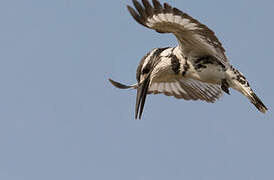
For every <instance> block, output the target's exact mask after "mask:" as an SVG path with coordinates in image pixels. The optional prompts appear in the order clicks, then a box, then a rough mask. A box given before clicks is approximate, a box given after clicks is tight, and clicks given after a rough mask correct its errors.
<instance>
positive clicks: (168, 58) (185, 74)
mask: <svg viewBox="0 0 274 180" xmlns="http://www.w3.org/2000/svg"><path fill="white" fill-rule="evenodd" d="M152 3H153V6H152V5H151V4H150V2H149V1H148V0H142V4H141V3H139V2H138V1H137V0H133V4H134V7H135V9H136V10H135V9H134V8H132V7H131V6H127V8H128V11H129V12H130V14H131V15H132V17H133V18H134V19H135V20H136V21H137V22H138V23H140V24H141V25H143V26H145V27H147V28H150V29H154V30H155V31H156V32H159V33H172V34H174V35H175V37H176V38H177V40H178V42H179V45H178V46H176V47H166V48H156V49H153V50H152V51H150V52H149V53H148V54H147V55H145V56H144V57H143V58H142V60H141V61H140V64H139V66H138V68H137V73H136V78H137V81H138V83H136V84H133V85H124V84H121V83H119V82H116V81H113V80H112V79H109V81H110V82H111V83H112V84H113V85H114V86H115V87H117V88H120V89H128V88H133V89H137V98H136V106H135V119H137V117H139V119H140V118H141V116H142V112H143V108H144V104H145V100H146V96H147V94H159V93H162V94H165V95H167V96H174V97H176V98H183V99H185V100H203V101H206V102H214V101H215V100H217V99H218V98H219V97H220V96H221V95H222V90H223V91H224V92H225V93H227V94H230V93H229V88H233V89H235V90H237V91H239V92H240V93H242V94H243V95H244V96H246V97H247V98H248V99H249V100H250V102H251V103H252V104H254V105H255V107H256V108H257V109H258V110H259V111H261V112H263V113H265V112H266V111H267V107H266V106H265V105H264V104H263V102H262V101H261V100H260V99H259V98H258V96H257V95H256V94H255V93H254V92H253V90H252V89H251V88H250V86H249V83H248V81H247V79H246V78H245V77H244V76H243V74H242V73H241V72H239V71H238V70H237V69H235V68H233V67H232V66H231V65H230V64H229V61H228V59H227V57H226V55H225V50H224V48H223V47H222V44H221V43H220V42H219V40H218V39H217V37H216V36H215V34H214V32H213V31H212V30H210V29H209V28H208V27H207V26H206V25H204V24H201V23H200V22H198V21H197V20H196V19H194V18H192V17H191V16H189V15H188V14H186V13H184V12H182V11H180V10H179V9H177V8H175V7H171V6H170V5H169V4H167V3H164V4H163V5H161V4H160V3H159V1H158V0H152Z"/></svg>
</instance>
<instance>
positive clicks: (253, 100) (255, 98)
mask: <svg viewBox="0 0 274 180" xmlns="http://www.w3.org/2000/svg"><path fill="white" fill-rule="evenodd" d="M249 99H250V101H251V103H252V104H254V106H255V107H256V108H257V109H258V110H259V111H261V112H262V113H266V111H267V110H268V109H267V107H266V106H265V105H264V103H263V102H262V101H261V100H260V99H259V97H258V96H257V95H256V94H255V93H254V92H252V93H251V94H250V96H249Z"/></svg>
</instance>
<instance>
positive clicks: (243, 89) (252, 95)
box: [237, 83, 268, 113]
mask: <svg viewBox="0 0 274 180" xmlns="http://www.w3.org/2000/svg"><path fill="white" fill-rule="evenodd" d="M239 86H241V88H240V89H237V90H239V91H240V92H241V93H242V94H243V95H245V96H246V97H247V98H248V99H249V100H250V102H251V103H252V104H254V106H255V107H256V108H257V109H258V110H259V111H260V112H262V113H266V111H267V110H268V109H267V107H266V106H265V105H264V103H263V102H262V101H261V100H260V98H259V97H258V96H257V95H256V94H255V93H254V91H253V90H252V89H251V88H250V87H249V86H246V85H243V84H241V83H239Z"/></svg>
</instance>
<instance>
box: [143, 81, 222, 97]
mask: <svg viewBox="0 0 274 180" xmlns="http://www.w3.org/2000/svg"><path fill="white" fill-rule="evenodd" d="M148 93H149V94H165V95H167V96H174V97H175V98H178V99H185V100H202V101H206V102H215V101H216V100H217V99H219V98H220V97H221V95H222V91H221V88H220V86H219V85H214V84H208V83H202V82H199V81H196V80H192V79H190V80H189V79H181V80H177V81H173V82H152V83H151V85H150V87H149V89H148Z"/></svg>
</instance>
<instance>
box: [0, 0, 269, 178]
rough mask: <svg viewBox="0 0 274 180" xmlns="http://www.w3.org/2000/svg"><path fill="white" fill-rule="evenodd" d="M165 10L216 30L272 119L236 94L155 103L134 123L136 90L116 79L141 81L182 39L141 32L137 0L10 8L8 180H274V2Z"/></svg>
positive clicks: (3, 133) (3, 164) (35, 0)
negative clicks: (148, 58)
mask: <svg viewBox="0 0 274 180" xmlns="http://www.w3.org/2000/svg"><path fill="white" fill-rule="evenodd" d="M162 2H163V1H162ZM166 2H169V3H170V4H171V5H172V6H176V7H178V8H179V9H181V10H183V11H185V12H187V13H188V14H190V15H192V16H193V17H195V18H196V19H198V20H200V21H201V22H202V23H204V24H206V25H208V27H210V28H211V29H213V30H214V31H215V33H216V35H217V36H218V38H219V40H220V41H221V42H222V43H223V46H224V47H225V48H226V50H227V51H226V54H227V56H228V58H229V59H230V61H231V63H232V64H233V65H234V66H235V67H236V68H238V69H239V70H240V71H241V72H243V73H244V74H245V75H246V77H247V78H248V79H249V81H250V84H251V85H252V87H253V89H254V90H255V92H256V93H257V95H258V96H259V97H260V98H261V99H262V100H263V102H264V103H265V105H266V106H267V107H268V108H269V111H268V112H267V113H266V114H262V113H260V112H259V111H257V109H256V108H255V107H254V106H253V105H252V104H251V103H249V101H248V100H247V99H246V98H245V97H243V96H242V95H241V94H239V93H237V92H235V91H233V90H232V91H231V95H230V96H229V95H226V94H225V95H224V96H223V97H222V98H221V99H220V100H219V101H217V102H216V103H215V104H207V103H204V102H200V101H195V102H194V101H185V100H177V99H175V98H172V97H166V96H163V95H151V96H148V98H147V102H146V106H145V109H144V115H143V119H142V120H141V121H139V120H137V121H135V120H134V105H135V96H136V92H135V91H134V90H124V91H122V90H119V89H116V88H114V87H113V86H112V85H111V84H110V83H109V82H108V81H107V79H108V78H109V77H112V78H113V79H115V80H119V81H122V82H124V83H135V82H136V79H135V72H136V68H137V65H138V63H139V60H140V59H141V58H142V57H143V56H144V55H145V54H146V53H147V52H148V51H150V50H151V49H153V48H155V47H166V46H175V45H176V44H177V42H176V40H175V38H174V37H173V36H171V35H163V34H158V33H155V32H154V31H152V30H149V29H146V28H144V27H142V26H140V25H139V24H137V23H136V22H135V21H134V20H133V19H132V17H131V16H130V15H129V13H128V12H127V9H126V5H127V4H131V1H130V0H108V1H103V0H102V1H101V0H77V1H76V0H47V1H42V0H40V1H39V0H1V1H0V23H1V26H0V52H1V53H0V179H3V180H49V179H50V180H60V179H65V180H75V179H80V180H166V179H170V180H181V179H186V180H220V179H221V180H231V179H233V180H273V179H274V118H273V117H274V116H273V115H274V114H273V108H274V107H273V100H274V99H273V97H274V96H273V92H274V91H273V89H274V81H273V78H274V75H273V66H274V61H273V51H274V36H273V32H274V24H273V16H274V14H273V8H274V1H273V0H261V1H257V0H232V1H220V0H207V1H198V0H177V1H175V0H174V1H171V0H167V1H166Z"/></svg>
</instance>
